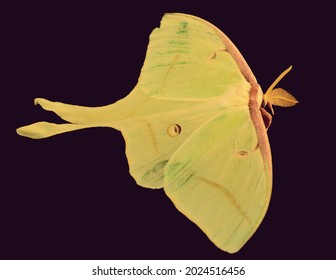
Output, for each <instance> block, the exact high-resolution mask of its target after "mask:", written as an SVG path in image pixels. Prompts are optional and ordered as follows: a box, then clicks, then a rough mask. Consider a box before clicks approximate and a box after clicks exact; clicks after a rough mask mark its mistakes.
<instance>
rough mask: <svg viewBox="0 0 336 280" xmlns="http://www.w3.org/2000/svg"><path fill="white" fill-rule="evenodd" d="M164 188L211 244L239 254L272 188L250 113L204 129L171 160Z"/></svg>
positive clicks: (233, 113) (226, 115)
mask: <svg viewBox="0 0 336 280" xmlns="http://www.w3.org/2000/svg"><path fill="white" fill-rule="evenodd" d="M164 185H165V192H166V194H167V195H168V196H169V197H170V199H171V200H172V201H173V202H174V204H175V205H176V207H177V208H178V209H179V210H180V211H181V212H182V213H184V214H185V215H186V216H187V217H189V219H190V220H192V221H193V222H194V223H196V224H197V225H198V226H199V227H200V228H201V229H202V230H203V231H204V232H205V233H206V234H207V236H208V237H209V239H210V240H211V241H212V242H213V243H215V244H216V245H217V246H218V247H219V248H221V249H222V250H224V251H227V252H230V253H235V252H237V251H238V250H239V249H240V248H241V247H242V246H243V245H244V244H245V243H246V241H247V240H248V239H249V238H250V237H251V236H252V234H253V233H254V232H255V230H256V229H257V227H258V225H259V224H260V222H261V219H262V217H263V216H264V215H265V213H266V210H267V207H268V203H269V200H270V196H271V186H272V182H271V176H270V173H269V172H268V170H267V168H265V164H264V159H263V155H262V153H261V150H260V149H259V147H258V137H257V133H256V130H255V128H254V125H253V122H252V121H251V117H250V113H249V111H248V109H247V108H244V109H239V110H238V109H232V110H230V109H228V110H226V111H225V112H223V113H222V114H220V115H219V116H216V117H214V118H213V119H211V120H209V121H208V122H207V123H205V124H204V125H202V126H201V127H200V128H199V129H198V130H197V131H196V132H195V133H194V134H193V137H190V138H188V139H187V140H186V141H185V142H184V143H183V145H182V146H181V147H180V148H179V149H178V150H177V151H176V152H175V153H174V155H173V156H172V157H171V158H170V160H169V162H168V164H167V166H166V168H165V184H164Z"/></svg>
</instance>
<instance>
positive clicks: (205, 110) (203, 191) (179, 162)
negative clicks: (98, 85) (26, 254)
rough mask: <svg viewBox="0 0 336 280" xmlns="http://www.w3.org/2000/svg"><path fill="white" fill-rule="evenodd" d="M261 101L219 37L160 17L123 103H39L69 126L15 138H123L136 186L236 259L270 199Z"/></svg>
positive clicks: (187, 18) (201, 26) (201, 24)
mask: <svg viewBox="0 0 336 280" xmlns="http://www.w3.org/2000/svg"><path fill="white" fill-rule="evenodd" d="M261 101H262V92H261V90H260V88H259V86H258V84H257V82H256V80H255V77H254V75H253V74H252V72H251V70H250V68H249V67H248V65H247V64H246V62H245V60H244V59H243V57H242V56H241V55H240V53H239V51H238V50H237V49H236V48H235V46H234V45H233V44H232V42H231V41H230V40H229V39H228V38H227V37H226V36H225V35H224V34H223V33H222V32H221V31H220V30H218V29H217V28H216V27H215V26H213V25H211V24H210V23H208V22H206V21H204V20H202V19H200V18H197V17H194V16H191V15H184V14H166V15H165V16H164V17H163V19H162V21H161V25H160V27H159V28H156V29H155V30H154V31H153V32H152V34H151V35H150V42H149V46H148V50H147V54H146V59H145V62H144V66H143V68H142V70H141V74H140V77H139V81H138V84H137V85H136V86H135V88H134V89H133V91H132V92H131V93H130V94H129V95H127V96H126V97H125V98H124V99H121V100H119V101H118V102H116V103H114V104H111V105H107V106H103V107H95V108H91V107H82V106H75V105H68V104H64V103H60V102H50V101H48V100H46V99H43V98H38V99H36V104H39V105H41V106H42V107H43V108H44V109H45V110H48V111H52V112H55V113H56V114H57V115H59V116H60V117H61V118H62V119H64V120H65V121H67V122H69V123H66V124H53V123H48V122H39V123H35V124H32V125H28V126H24V127H21V128H19V129H18V130H17V131H18V133H19V134H20V135H23V136H27V137H31V138H45V137H49V136H53V135H56V134H59V133H63V132H67V131H73V130H77V129H83V128H88V127H112V128H115V129H118V130H120V131H121V132H122V134H123V136H124V138H125V142H126V155H127V159H128V162H129V167H130V173H131V174H132V176H133V177H134V178H135V180H136V181H137V183H138V184H139V185H141V186H144V187H148V188H161V187H164V189H165V191H166V193H167V195H168V196H169V197H170V198H171V200H172V201H173V202H174V204H175V205H176V207H177V208H178V209H179V210H180V211H181V212H182V213H184V214H185V215H186V216H187V217H188V218H189V219H190V220H192V221H193V222H195V223H196V224H197V225H198V226H199V227H200V228H201V229H202V230H203V231H204V232H205V233H206V234H207V235H208V237H209V238H210V239H211V240H212V241H213V242H214V243H215V244H216V245H217V246H218V247H219V248H221V249H223V250H225V251H228V252H236V251H237V250H239V248H241V246H243V244H244V243H245V242H246V241H247V240H248V239H249V238H250V237H251V236H252V234H253V232H254V231H255V230H256V228H257V227H258V225H259V224H260V222H261V220H262V219H263V217H264V215H265V213H266V209H267V206H268V203H269V199H270V193H271V186H272V165H271V154H270V149H269V143H268V139H267V134H266V130H265V126H264V124H263V121H262V117H261V114H260V111H259V108H260V105H261Z"/></svg>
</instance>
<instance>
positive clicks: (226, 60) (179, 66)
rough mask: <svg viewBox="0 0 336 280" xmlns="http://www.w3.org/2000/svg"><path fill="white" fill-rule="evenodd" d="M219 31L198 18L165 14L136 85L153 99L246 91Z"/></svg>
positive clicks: (240, 75) (246, 86) (207, 95)
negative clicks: (233, 90)
mask: <svg viewBox="0 0 336 280" xmlns="http://www.w3.org/2000/svg"><path fill="white" fill-rule="evenodd" d="M221 34H222V33H221V31H219V30H218V29H217V28H215V27H214V26H213V25H211V24H209V23H208V22H206V21H204V20H201V19H199V18H196V17H193V16H189V15H183V14H166V15H165V16H164V17H163V18H162V21H161V26H160V28H156V29H155V30H153V32H152V33H151V35H150V42H149V45H148V48H147V54H146V59H145V62H144V65H143V68H142V70H141V74H140V77H139V82H138V85H139V86H140V87H141V89H142V90H143V91H144V92H145V93H148V94H151V95H152V96H153V97H155V98H164V99H175V100H176V99H204V98H210V97H214V96H218V95H223V94H225V92H230V91H231V90H232V88H234V89H235V90H237V92H248V89H249V84H248V83H247V82H246V80H245V79H244V76H243V74H242V73H241V71H240V70H239V67H238V65H237V62H236V61H235V59H234V58H233V57H232V55H231V54H230V52H229V51H228V49H227V46H226V45H225V43H224V41H223V37H221V36H220V35H221ZM227 40H228V39H227Z"/></svg>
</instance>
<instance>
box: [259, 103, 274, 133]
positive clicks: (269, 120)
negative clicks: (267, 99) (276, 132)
mask: <svg viewBox="0 0 336 280" xmlns="http://www.w3.org/2000/svg"><path fill="white" fill-rule="evenodd" d="M260 113H261V116H262V118H263V121H264V125H265V128H266V129H268V128H269V127H270V126H271V123H272V115H271V114H270V113H268V112H267V111H266V110H265V109H264V108H262V107H260Z"/></svg>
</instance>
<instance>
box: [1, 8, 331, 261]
mask: <svg viewBox="0 0 336 280" xmlns="http://www.w3.org/2000/svg"><path fill="white" fill-rule="evenodd" d="M194 2H196V1H157V2H156V4H155V3H154V4H153V3H152V2H146V1H137V4H131V3H128V2H123V3H119V2H113V3H115V4H109V5H101V4H96V3H95V4H89V5H86V4H83V3H80V4H76V5H72V4H71V5H70V4H56V3H55V4H50V3H49V2H48V3H49V4H45V3H44V4H41V3H39V4H31V3H29V4H28V3H25V4H16V5H12V6H11V7H8V8H7V7H6V9H4V10H3V11H4V13H5V15H6V16H7V17H5V20H4V25H3V29H4V31H5V32H4V33H3V36H4V37H3V40H2V42H3V43H2V44H3V45H4V47H5V49H4V51H3V53H2V54H3V58H4V61H5V62H4V63H3V65H2V68H3V69H4V73H3V81H4V83H3V86H2V87H3V90H2V91H1V92H2V93H1V98H2V106H1V107H2V110H1V116H2V117H1V119H2V131H1V139H2V156H1V159H2V160H1V161H2V168H1V187H0V201H1V203H0V221H1V229H0V230H1V231H0V243H1V244H0V258H1V259H335V258H336V253H335V249H336V248H335V247H336V246H335V245H336V243H335V236H336V230H335V228H336V226H335V219H334V215H335V202H334V195H333V194H334V193H335V191H334V189H335V180H334V173H335V171H334V169H335V168H334V167H335V162H334V160H335V157H334V154H335V151H334V147H333V145H334V144H333V143H334V141H333V139H332V138H333V137H334V136H333V129H334V126H333V125H334V122H333V121H334V115H333V113H334V109H333V107H332V106H330V109H329V108H328V106H329V105H333V99H331V98H332V96H333V95H334V91H335V89H334V86H332V84H333V82H334V77H333V76H334V73H333V71H332V70H329V67H330V66H331V67H332V65H333V57H332V55H333V49H332V46H331V38H332V36H333V33H334V31H332V24H331V23H332V18H331V17H330V16H329V14H328V11H329V9H330V7H326V6H325V5H324V4H323V2H321V1H319V4H318V5H317V4H310V3H307V2H305V3H304V6H297V5H298V4H294V2H293V4H291V3H286V2H277V3H274V2H269V4H266V5H265V4H258V3H257V2H255V1H250V2H249V4H245V3H243V2H238V1H236V2H237V3H236V4H234V3H225V2H222V1H217V2H215V1H200V2H201V3H194ZM231 2H234V1H231ZM252 2H253V3H252ZM165 12H183V13H190V14H193V15H196V16H199V17H202V18H204V19H206V20H207V21H209V22H211V23H213V24H215V25H216V26H217V27H218V28H219V29H221V30H222V31H223V32H225V33H226V34H227V35H228V36H229V38H230V39H231V40H232V41H233V42H234V43H235V44H236V46H237V47H238V49H239V50H240V51H241V53H242V54H243V56H244V57H245V59H246V61H247V62H248V64H249V65H250V67H251V69H252V71H253V72H254V74H255V76H256V77H257V79H258V82H259V83H260V85H261V86H262V88H263V89H264V90H266V89H267V87H268V86H269V85H270V84H271V83H272V82H273V80H274V79H275V78H276V77H277V76H278V75H279V74H280V73H281V72H282V71H283V70H284V69H286V68H287V67H288V66H289V65H293V70H292V71H291V72H290V73H289V74H288V75H287V76H286V78H285V79H284V80H282V81H281V84H280V86H281V87H283V88H285V89H287V90H288V91H289V92H291V93H292V94H293V95H294V96H295V97H296V98H297V99H298V100H299V101H300V103H299V104H298V105H297V106H295V107H293V108H288V109H286V108H275V110H276V114H275V117H274V119H273V124H272V126H271V128H270V129H269V139H270V143H271V147H272V155H273V167H274V184H273V194H272V200H271V204H270V207H269V210H268V212H267V215H266V217H265V219H264V221H263V222H262V224H261V226H260V228H259V229H258V230H257V232H256V233H255V235H254V236H253V237H252V238H251V239H250V240H249V241H248V243H247V244H246V245H245V246H244V247H243V248H242V249H241V250H240V251H239V252H238V253H236V254H233V255H230V254H227V253H225V252H222V251H221V250H219V249H218V248H217V247H215V245H213V244H212V243H211V242H210V241H209V240H208V239H207V237H206V236H205V235H204V234H203V233H202V232H201V230H200V229H198V227H197V226H195V225H194V224H193V223H192V222H190V221H189V220H188V219H187V218H186V217H184V216H183V215H182V214H181V213H179V212H178V211H177V210H176V209H175V207H174V206H173V204H172V203H171V202H170V200H169V199H168V198H167V197H166V196H165V194H164V192H163V191H162V190H150V189H145V188H141V187H139V186H137V185H136V183H135V181H134V180H133V179H132V177H131V176H130V175H129V173H128V164H127V160H126V157H125V155H124V149H125V145H124V140H123V138H122V136H121V134H120V133H119V132H118V131H115V130H112V129H107V128H106V129H103V128H101V129H88V130H82V131H76V132H72V133H67V134H62V135H59V136H56V137H51V138H48V139H44V140H31V139H28V138H24V137H19V136H17V135H16V133H15V129H16V128H17V127H20V126H22V125H26V124H30V123H32V122H36V121H40V120H48V121H51V122H61V121H60V120H59V119H58V118H57V117H55V116H54V115H53V114H51V113H48V112H45V111H43V110H42V109H41V108H39V107H35V106H33V99H34V98H35V97H44V98H47V99H49V100H54V101H61V102H64V103H70V104H78V105H86V106H98V105H105V104H110V103H113V102H115V101H117V100H118V99H120V98H123V97H124V96H126V95H127V94H128V93H129V92H130V91H131V90H132V88H133V87H134V86H135V84H136V83H137V79H138V76H139V73H140V69H141V66H142V63H143V61H144V58H145V52H146V48H147V44H148V36H149V34H150V32H151V31H152V30H153V29H154V28H155V27H157V26H159V23H160V19H161V17H162V16H163V14H164V13H165Z"/></svg>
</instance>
